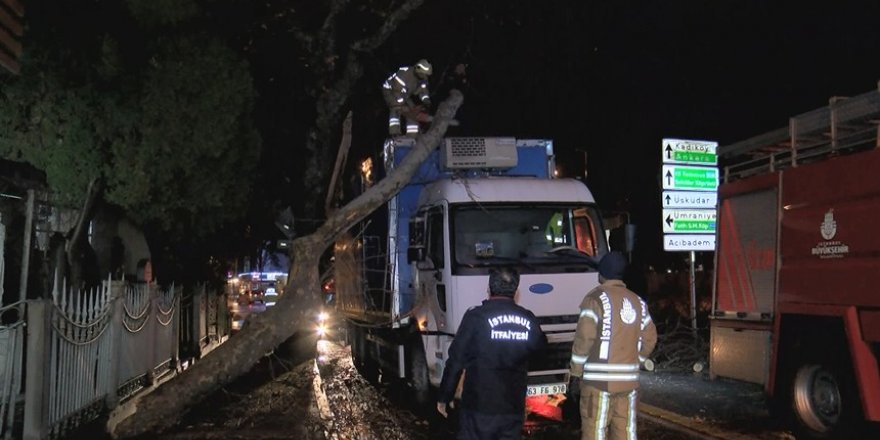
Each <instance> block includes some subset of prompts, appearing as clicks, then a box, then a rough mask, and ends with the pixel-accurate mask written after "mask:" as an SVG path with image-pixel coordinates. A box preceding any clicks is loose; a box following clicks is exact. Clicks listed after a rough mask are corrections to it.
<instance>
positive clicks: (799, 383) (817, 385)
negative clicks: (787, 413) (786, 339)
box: [791, 363, 861, 439]
mask: <svg viewBox="0 0 880 440" xmlns="http://www.w3.org/2000/svg"><path fill="white" fill-rule="evenodd" d="M840 371H842V370H840V369H836V368H832V367H830V366H828V365H823V364H821V363H805V364H803V365H801V366H800V367H799V368H798V369H797V372H796V373H795V375H794V378H793V379H792V381H791V407H792V410H793V411H792V412H793V415H794V418H795V422H796V424H797V431H798V432H799V434H800V435H799V436H798V438H817V439H818V438H832V437H838V436H841V435H845V432H844V431H848V430H851V429H858V426H859V425H860V423H861V416H860V414H859V403H858V400H857V399H856V398H857V396H858V394H857V393H856V392H855V389H854V387H852V382H851V381H849V380H847V379H846V378H844V377H843V375H841V374H840ZM801 436H803V437H801Z"/></svg>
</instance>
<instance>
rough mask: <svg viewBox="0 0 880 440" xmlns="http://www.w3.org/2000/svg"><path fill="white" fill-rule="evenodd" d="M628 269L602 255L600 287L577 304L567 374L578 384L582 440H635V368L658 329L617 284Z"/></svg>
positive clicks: (615, 257) (619, 257)
mask: <svg viewBox="0 0 880 440" xmlns="http://www.w3.org/2000/svg"><path fill="white" fill-rule="evenodd" d="M626 264H627V260H626V257H625V256H624V255H623V254H622V253H620V252H610V253H608V254H607V255H605V257H604V258H602V260H601V261H600V262H599V282H600V283H602V284H600V285H599V286H597V287H596V288H595V289H593V290H591V291H590V292H589V293H587V295H586V296H585V297H584V299H583V301H581V312H580V318H579V319H578V324H577V329H576V330H575V337H574V344H573V345H572V353H571V375H572V378H573V379H574V381H575V382H580V393H581V401H580V413H581V439H582V440H587V439H589V440H592V439H605V438H608V439H628V440H635V438H636V405H637V402H638V387H639V364H640V363H641V362H644V361H645V359H647V357H648V355H650V354H651V352H652V351H653V350H654V345H656V343H657V329H656V327H655V326H654V323H653V322H652V321H651V315H650V313H648V306H647V305H646V304H645V302H644V301H642V299H641V298H639V296H638V295H636V294H635V293H633V292H632V291H631V290H629V289H627V288H626V284H624V283H623V281H621V279H622V278H623V273H624V271H625V269H626ZM577 378H580V380H578V379H577Z"/></svg>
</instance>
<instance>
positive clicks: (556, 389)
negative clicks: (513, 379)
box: [526, 383, 568, 396]
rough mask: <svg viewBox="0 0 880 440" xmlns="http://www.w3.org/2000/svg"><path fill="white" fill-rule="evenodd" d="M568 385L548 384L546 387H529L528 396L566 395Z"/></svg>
mask: <svg viewBox="0 0 880 440" xmlns="http://www.w3.org/2000/svg"><path fill="white" fill-rule="evenodd" d="M567 386H568V384H566V383H548V384H544V385H529V386H528V388H526V396H542V395H545V394H565V389H566V388H567Z"/></svg>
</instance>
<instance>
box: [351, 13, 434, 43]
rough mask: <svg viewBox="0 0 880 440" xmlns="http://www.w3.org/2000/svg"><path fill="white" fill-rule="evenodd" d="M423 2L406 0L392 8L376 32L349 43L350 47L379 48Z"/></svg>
mask: <svg viewBox="0 0 880 440" xmlns="http://www.w3.org/2000/svg"><path fill="white" fill-rule="evenodd" d="M424 2H425V0H406V1H405V2H404V3H403V4H402V5H400V6H398V7H396V8H395V9H394V11H393V12H392V13H391V14H390V15H389V16H388V18H387V19H386V20H385V22H384V23H382V26H380V27H379V30H377V31H376V33H374V34H373V35H371V36H369V37H367V38H364V39H362V40H358V41H356V42H355V43H354V44H352V45H351V49H352V50H355V51H358V52H367V51H371V50H375V49H377V48H379V46H381V45H382V44H383V43H385V40H387V39H388V37H390V36H391V34H392V33H394V30H395V29H397V27H398V26H399V25H400V22H402V21H403V20H406V19H407V18H408V17H409V14H411V13H412V12H413V11H415V10H416V9H418V8H419V7H421V6H422V3H424Z"/></svg>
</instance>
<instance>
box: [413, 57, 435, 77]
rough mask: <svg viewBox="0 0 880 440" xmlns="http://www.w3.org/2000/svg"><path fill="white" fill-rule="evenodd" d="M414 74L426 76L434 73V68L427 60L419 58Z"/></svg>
mask: <svg viewBox="0 0 880 440" xmlns="http://www.w3.org/2000/svg"><path fill="white" fill-rule="evenodd" d="M415 67H416V75H418V76H419V77H420V78H427V77H429V76H431V74H432V73H434V68H433V67H431V63H429V62H428V60H425V59H421V60H419V62H418V63H416V66H415Z"/></svg>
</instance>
